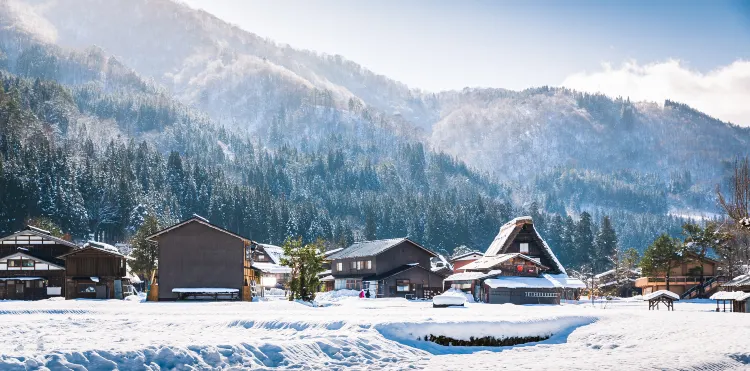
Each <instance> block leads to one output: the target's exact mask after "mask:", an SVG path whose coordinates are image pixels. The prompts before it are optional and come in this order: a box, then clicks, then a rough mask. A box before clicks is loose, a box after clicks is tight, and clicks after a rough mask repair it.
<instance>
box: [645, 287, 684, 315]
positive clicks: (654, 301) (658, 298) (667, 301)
mask: <svg viewBox="0 0 750 371" xmlns="http://www.w3.org/2000/svg"><path fill="white" fill-rule="evenodd" d="M643 300H644V301H648V310H652V309H657V310H658V309H659V303H664V305H665V306H666V307H667V310H671V311H674V302H675V301H678V300H680V295H677V294H675V293H673V292H672V291H667V290H659V291H655V292H652V293H650V294H648V295H644V296H643Z"/></svg>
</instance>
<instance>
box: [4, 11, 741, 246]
mask: <svg viewBox="0 0 750 371" xmlns="http://www.w3.org/2000/svg"><path fill="white" fill-rule="evenodd" d="M0 15H2V18H1V19H0V27H1V29H0V53H2V54H1V55H0V68H2V69H3V70H4V71H5V72H3V75H2V78H3V87H4V91H5V93H4V94H5V95H4V96H5V97H6V98H5V102H6V103H7V104H9V105H17V106H18V113H17V116H11V115H8V117H16V118H14V119H10V118H8V119H7V121H8V124H7V126H6V127H5V128H3V131H4V133H13V135H5V136H4V138H5V139H4V142H3V143H4V144H3V145H4V146H5V147H6V148H10V147H12V146H18V147H17V148H24V150H28V151H30V152H29V154H27V156H30V157H29V158H37V159H38V160H39V162H40V165H39V166H32V165H29V161H26V165H24V166H26V167H23V168H22V167H20V166H21V165H20V164H24V161H22V159H21V158H15V159H11V157H13V156H15V155H13V154H12V153H13V152H14V151H13V150H10V149H8V150H6V151H5V152H4V156H5V157H4V158H3V161H4V164H5V165H4V166H5V168H4V169H6V170H4V171H5V174H6V176H8V177H9V178H7V179H11V180H6V181H7V182H10V183H7V184H11V183H12V184H16V183H17V184H16V186H17V187H19V188H18V189H19V190H18V192H19V194H24V195H25V196H24V197H25V198H24V199H12V200H6V201H4V202H5V203H6V204H7V203H10V202H11V201H12V202H15V203H14V204H13V205H15V206H13V207H15V208H17V209H18V210H23V213H17V215H13V216H6V218H7V219H6V220H7V221H4V222H3V223H5V224H4V227H3V230H4V231H5V230H12V229H13V228H17V226H18V225H19V224H20V223H22V221H21V220H19V219H22V218H23V217H26V216H37V215H47V216H55V215H58V214H60V210H62V209H63V208H65V209H67V210H71V212H70V213H68V214H65V217H64V218H62V217H60V216H56V218H58V219H59V220H58V222H60V223H61V224H67V225H65V227H67V228H68V230H70V231H71V232H73V233H74V234H76V235H85V234H87V233H95V234H99V235H101V236H102V237H103V238H105V239H109V240H122V239H125V238H127V236H128V233H130V231H132V229H133V228H134V227H136V226H137V224H138V221H139V220H140V218H141V217H142V215H143V213H145V212H146V209H148V208H157V209H160V210H168V214H169V216H168V218H172V219H180V218H181V217H185V216H189V215H191V214H192V213H199V214H201V215H204V214H205V215H206V216H207V217H209V218H210V219H211V220H212V221H216V222H217V223H219V224H222V225H226V226H228V227H229V228H232V229H233V230H237V231H241V232H243V233H245V234H248V235H250V236H251V237H252V238H254V239H258V240H262V241H263V240H268V241H270V242H276V243H278V242H280V241H281V240H283V238H284V237H285V236H286V235H290V234H298V235H303V236H304V237H305V238H314V237H315V236H322V237H325V238H328V239H331V240H338V241H351V240H353V239H355V238H357V239H358V238H362V237H367V238H369V237H373V236H376V237H396V236H403V235H409V236H411V237H413V238H415V239H417V240H420V241H423V242H424V243H426V244H428V245H432V246H433V247H435V248H439V249H442V250H444V251H448V252H449V251H451V250H452V249H453V248H454V247H456V246H458V245H469V246H471V247H475V248H480V249H481V248H484V247H485V246H486V243H487V242H488V241H489V240H491V238H492V237H493V236H494V234H495V233H496V232H497V230H496V229H497V227H498V226H499V225H501V224H502V222H503V221H504V220H507V219H508V218H511V217H512V216H514V215H516V214H518V213H532V214H535V218H537V219H539V220H540V221H539V225H540V226H542V227H543V228H546V229H547V231H548V232H549V233H550V234H559V231H560V229H562V228H565V226H564V225H563V223H564V220H563V219H559V218H558V219H556V218H555V217H556V216H559V217H563V218H565V217H569V216H571V217H577V216H578V215H579V214H580V213H581V212H582V211H588V212H590V213H593V214H594V217H595V220H598V219H599V218H600V217H601V216H603V215H605V214H606V215H610V216H612V219H613V221H614V224H615V227H616V228H617V230H618V232H619V233H620V235H621V243H622V244H623V245H626V246H625V247H636V248H638V249H642V248H643V247H644V246H645V244H646V243H648V242H650V240H652V239H653V237H654V236H655V235H657V234H658V233H659V232H661V231H664V230H668V231H671V232H673V233H678V231H679V226H680V224H681V223H682V222H683V221H684V219H682V218H679V217H675V216H671V215H670V213H671V214H688V215H700V214H705V215H711V214H712V213H714V212H716V211H717V209H716V205H715V201H714V199H715V197H714V189H715V187H716V184H720V183H722V182H724V178H725V177H726V175H727V174H726V172H727V164H728V163H730V162H731V161H733V159H734V158H735V157H736V156H739V155H745V154H747V153H748V149H749V148H750V146H749V144H750V143H748V142H749V141H750V129H746V128H740V127H737V126H734V125H731V124H727V123H724V122H721V121H719V120H716V119H714V118H711V117H709V116H707V115H705V114H703V113H701V112H698V111H696V110H693V109H691V108H690V107H687V106H685V105H682V104H679V103H677V102H670V101H667V102H660V103H658V104H657V103H648V102H631V101H630V100H629V99H627V97H624V98H612V97H606V96H603V95H595V94H594V95H592V94H583V93H579V92H575V91H572V90H568V89H565V88H549V87H540V88H533V89H528V90H525V91H520V92H515V91H509V90H504V89H479V88H467V89H464V90H461V91H447V92H435V93H431V92H424V91H420V90H416V89H410V88H409V87H407V86H405V85H404V84H401V83H399V82H396V81H393V80H391V79H389V78H387V77H385V76H381V75H378V74H376V73H374V72H372V71H368V70H367V69H365V68H363V67H361V66H359V65H358V64H356V63H354V62H352V61H348V60H346V59H345V58H344V57H341V56H330V55H322V54H319V53H314V52H310V51H304V50H296V49H294V48H291V47H289V46H285V45H279V44H276V43H274V42H273V41H271V40H267V39H263V38H261V37H258V36H256V35H254V34H252V33H249V32H246V31H244V30H241V29H239V28H237V27H235V26H232V25H229V24H227V23H225V22H223V21H222V20H220V19H218V18H216V17H214V16H212V15H210V14H208V13H205V12H203V11H198V10H194V9H190V8H189V7H187V6H184V5H182V4H180V3H178V2H173V1H169V0H134V1H125V0H81V1H77V2H75V3H70V2H62V1H42V0H28V1H18V0H6V1H4V2H3V3H0ZM42 92H43V93H42ZM10 102H15V103H12V104H11V103H10ZM22 117H26V118H22ZM14 122H16V123H20V122H28V123H29V125H27V126H22V125H16V126H14V125H13V123H14ZM40 133H41V134H40ZM39 135H41V136H42V137H44V138H46V141H47V142H46V143H45V144H44V146H49V151H50V153H48V154H40V153H37V151H38V149H39V148H40V147H39V143H37V142H36V141H38V140H41V139H40V138H39ZM11 137H12V138H11ZM9 146H10V147H9ZM44 148H46V147H44ZM56 148H57V149H56ZM50 156H51V157H50ZM50 158H56V159H57V160H55V161H58V162H57V163H56V162H55V161H51V163H55V165H54V168H55V169H57V170H54V171H60V173H58V174H65V176H64V178H66V179H67V181H66V182H62V183H60V184H57V182H60V180H59V179H54V177H53V178H50V179H49V180H48V181H45V182H47V183H48V184H47V183H38V184H37V183H35V182H39V180H38V179H34V177H33V176H29V175H28V174H27V172H28V171H30V169H34V171H35V172H36V173H35V174H36V175H37V176H38V177H39V178H44V174H45V172H44V171H42V170H41V169H42V167H41V166H42V165H41V163H46V162H47V161H48V160H49V159H50ZM42 159H44V160H42ZM8 164H13V165H12V166H9V165H8ZM17 166H19V167H17ZM29 166H31V167H29ZM50 166H51V165H50ZM87 166H89V167H90V170H87V171H90V172H91V174H90V175H85V176H90V177H91V178H90V179H89V180H85V179H84V175H81V174H82V172H83V170H84V169H87ZM7 169H11V170H7ZM113 170H117V172H118V173H117V175H114V176H113V174H112V171H113ZM49 171H53V170H49ZM54 171H53V172H54ZM8 174H15V175H14V176H13V177H10V175H8ZM98 178H101V179H99V180H95V179H98ZM87 179H88V178H87ZM123 179H125V180H127V181H126V182H125V181H124V180H123ZM88 181H90V182H92V183H91V184H98V185H97V186H93V185H91V184H88V183H86V182H88ZM14 182H15V183H14ZM96 182H100V183H96ZM40 187H41V188H40ZM86 187H91V188H90V189H89V188H86ZM37 189H42V190H41V191H36V190H37ZM54 189H57V190H59V192H62V193H61V195H60V196H59V197H57V199H54V200H49V195H51V194H57V193H58V191H50V190H54ZM91 189H100V190H102V192H104V193H102V194H98V193H97V192H93V191H91ZM32 190H34V191H33V192H32ZM63 190H66V191H65V192H63ZM105 191H106V192H105ZM87 192H91V193H90V194H89V193H87ZM62 194H65V195H69V194H77V196H71V197H68V196H63V195H62ZM45 197H47V200H46V201H45V200H44V198H45ZM78 198H80V200H78ZM6 206H8V207H10V205H6ZM114 209H117V210H116V211H112V210H114ZM72 210H76V211H75V213H74V212H73V211H72ZM104 211H107V212H108V213H104ZM55 213H57V214H55ZM24 214H25V215H24ZM102 214H107V215H102ZM110 214H116V215H114V216H113V215H110ZM76 215H78V216H76ZM63 219H64V220H63ZM373 228H374V230H373Z"/></svg>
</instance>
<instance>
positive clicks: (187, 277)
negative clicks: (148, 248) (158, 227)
mask: <svg viewBox="0 0 750 371" xmlns="http://www.w3.org/2000/svg"><path fill="white" fill-rule="evenodd" d="M158 243H159V281H158V282H159V300H175V299H176V298H177V296H176V295H175V294H173V293H172V289H174V288H191V287H192V288H199V287H201V288H206V287H208V288H234V289H238V290H241V289H242V286H243V283H244V278H245V275H244V272H245V269H244V265H245V246H244V242H243V241H242V240H241V239H239V238H237V237H234V236H232V235H230V234H227V233H224V232H221V231H219V230H216V229H214V228H211V227H209V226H206V225H203V224H201V223H196V222H193V223H187V224H185V225H183V226H181V227H179V228H176V229H173V230H171V231H169V232H167V233H164V234H163V235H161V236H160V237H159V238H158Z"/></svg>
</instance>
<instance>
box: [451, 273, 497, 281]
mask: <svg viewBox="0 0 750 371" xmlns="http://www.w3.org/2000/svg"><path fill="white" fill-rule="evenodd" d="M486 275H487V274H486V273H482V272H461V273H454V274H451V275H450V276H448V277H445V280H446V281H471V280H478V279H480V278H483V277H484V276H486Z"/></svg>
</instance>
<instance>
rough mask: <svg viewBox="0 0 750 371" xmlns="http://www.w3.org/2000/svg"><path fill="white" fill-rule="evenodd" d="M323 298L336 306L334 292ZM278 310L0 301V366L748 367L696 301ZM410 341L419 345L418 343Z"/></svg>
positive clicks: (718, 318)
mask: <svg viewBox="0 0 750 371" xmlns="http://www.w3.org/2000/svg"><path fill="white" fill-rule="evenodd" d="M334 299H335V298H334ZM328 304H330V305H329V306H326V307H308V306H305V305H302V304H298V303H291V302H257V303H244V302H239V303H238V302H232V303H227V302H219V303H213V302H206V303H184V302H183V303H141V302H136V301H115V300H108V301H96V300H73V301H62V300H47V301H38V302H18V301H3V302H0V333H2V340H3V341H2V342H1V343H0V370H29V369H32V370H33V369H42V370H43V369H51V370H66V369H71V370H83V369H88V370H113V369H120V370H126V369H127V370H131V369H132V370H142V369H154V370H155V369H215V368H234V369H241V368H251V369H273V368H279V369H303V370H306V369H316V370H317V369H332V370H335V369H382V370H402V369H426V370H467V369H468V370H485V369H487V370H488V369H510V370H524V369H529V370H532V369H533V370H540V369H541V370H544V369H550V370H560V369H584V370H589V369H596V370H644V369H668V370H725V369H736V370H741V369H750V316H749V315H746V314H736V313H715V312H713V310H714V308H715V304H713V303H712V302H709V301H699V302H680V303H677V304H676V305H675V308H676V311H675V312H667V311H665V310H663V309H662V310H661V311H651V312H649V311H648V310H647V304H646V303H644V302H641V301H624V300H619V301H609V302H606V303H597V304H596V305H595V306H592V305H591V304H590V303H588V304H583V303H580V304H566V305H561V306H515V305H488V304H467V307H466V308H432V307H431V304H430V303H429V302H409V301H406V300H402V299H375V300H369V299H358V298H345V299H342V300H338V301H335V300H334V301H332V302H328ZM430 334H432V335H435V336H437V335H444V336H450V337H452V338H455V339H466V340H468V338H469V337H470V336H474V337H483V336H494V337H509V336H547V335H550V334H551V335H552V337H551V338H550V339H548V340H545V341H542V342H539V343H530V344H525V345H518V346H514V347H502V348H480V347H447V346H441V345H437V344H435V343H432V342H429V341H425V340H424V336H425V335H430ZM418 338H420V339H422V340H417V339H418Z"/></svg>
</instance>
